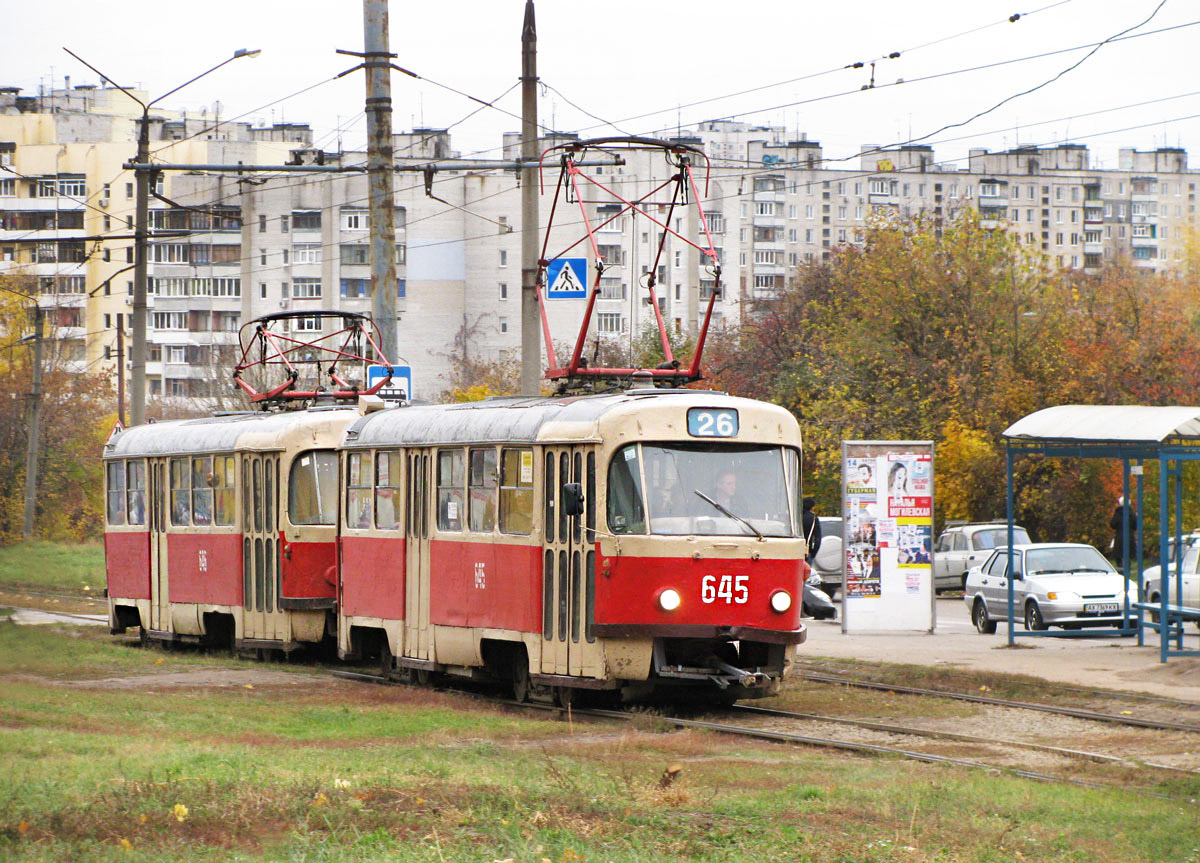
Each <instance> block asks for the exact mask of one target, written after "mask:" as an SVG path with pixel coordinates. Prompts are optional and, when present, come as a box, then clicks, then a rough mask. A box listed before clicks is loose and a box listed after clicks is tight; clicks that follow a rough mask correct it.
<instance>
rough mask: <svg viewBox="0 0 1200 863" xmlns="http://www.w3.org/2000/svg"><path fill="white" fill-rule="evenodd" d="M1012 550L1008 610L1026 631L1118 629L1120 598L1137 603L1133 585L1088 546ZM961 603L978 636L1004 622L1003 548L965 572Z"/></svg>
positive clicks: (1045, 544)
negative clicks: (1011, 601)
mask: <svg viewBox="0 0 1200 863" xmlns="http://www.w3.org/2000/svg"><path fill="white" fill-rule="evenodd" d="M1013 552H1014V556H1015V567H1016V574H1015V577H1014V579H1013V594H1014V601H1015V606H1014V610H1015V612H1016V614H1018V615H1021V617H1022V618H1023V619H1024V621H1025V628H1026V629H1030V630H1043V629H1047V628H1049V627H1051V626H1061V627H1063V628H1064V629H1078V628H1080V627H1083V626H1095V625H1111V626H1121V624H1122V621H1123V620H1124V619H1125V597H1126V596H1127V595H1128V596H1129V601H1130V602H1131V603H1132V602H1137V585H1136V584H1134V585H1128V584H1127V583H1126V581H1125V577H1124V576H1123V575H1121V574H1120V573H1119V572H1117V571H1116V570H1115V569H1113V566H1112V564H1111V563H1109V562H1108V561H1107V560H1106V559H1105V558H1104V555H1102V554H1101V553H1100V552H1099V551H1097V550H1096V548H1095V547H1094V546H1090V545H1083V544H1081V543H1057V542H1055V543H1051V542H1037V543H1029V544H1026V545H1014V546H1013ZM963 599H964V600H965V601H966V603H967V607H968V608H970V609H971V621H972V622H973V623H974V624H975V628H976V629H978V630H979V631H980V632H982V633H993V632H995V631H996V621H998V620H1008V548H1007V547H1005V548H998V549H996V550H995V551H993V552H992V554H991V555H990V556H989V557H988V559H987V560H985V561H984V562H983V565H982V566H977V567H975V568H973V569H971V570H970V571H969V572H968V573H967V584H966V590H965V592H964V594H963ZM1130 618H1131V619H1132V613H1131V614H1130Z"/></svg>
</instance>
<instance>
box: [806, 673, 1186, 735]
mask: <svg viewBox="0 0 1200 863" xmlns="http://www.w3.org/2000/svg"><path fill="white" fill-rule="evenodd" d="M796 675H797V676H798V677H800V678H802V679H804V680H808V681H811V682H813V683H828V684H833V685H839V686H847V687H852V688H856V689H871V690H875V691H877V692H892V693H900V694H904V695H919V696H926V697H938V698H947V699H952V700H955V701H966V702H970V703H973V704H986V705H990V706H992V707H1011V708H1013V709H1016V710H1033V711H1037V712H1040V713H1051V714H1054V715H1056V716H1069V717H1072V718H1074V719H1086V720H1090V721H1092V722H1107V723H1110V724H1113V725H1129V726H1133V727H1136V728H1150V729H1155V730H1161V731H1188V732H1195V733H1198V734H1200V725H1198V724H1195V723H1190V722H1174V721H1170V720H1160V719H1147V718H1143V717H1140V716H1132V715H1129V716H1126V715H1119V714H1115V713H1101V712H1098V711H1094V710H1082V709H1080V708H1076V707H1063V706H1059V705H1053V704H1041V703H1038V702H1034V701H1013V700H1010V699H1005V698H995V697H992V696H987V695H974V694H972V693H968V692H951V691H949V690H944V689H924V688H922V687H918V686H904V685H901V684H896V683H881V682H879V681H874V680H856V679H854V678H850V677H841V676H838V675H832V674H819V673H814V672H811V671H800V670H798V671H797V672H796Z"/></svg>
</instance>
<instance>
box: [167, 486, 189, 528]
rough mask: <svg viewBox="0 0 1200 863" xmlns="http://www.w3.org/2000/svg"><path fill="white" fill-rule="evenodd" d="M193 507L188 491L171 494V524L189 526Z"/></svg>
mask: <svg viewBox="0 0 1200 863" xmlns="http://www.w3.org/2000/svg"><path fill="white" fill-rule="evenodd" d="M191 515H192V513H191V507H190V506H189V504H188V493H187V492H186V491H172V492H171V524H187V523H188V522H189V521H191Z"/></svg>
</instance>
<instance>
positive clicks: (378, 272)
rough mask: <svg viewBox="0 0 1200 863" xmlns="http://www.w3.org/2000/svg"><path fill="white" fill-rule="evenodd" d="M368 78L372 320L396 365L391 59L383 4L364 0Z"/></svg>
mask: <svg viewBox="0 0 1200 863" xmlns="http://www.w3.org/2000/svg"><path fill="white" fill-rule="evenodd" d="M363 65H364V66H365V67H366V78H367V106H366V111H367V192H368V195H369V196H370V202H371V316H372V317H373V318H374V319H375V325H376V326H377V327H379V334H380V340H379V347H380V348H382V349H383V353H384V355H385V356H386V357H387V360H388V362H389V363H394V362H396V357H397V351H396V208H395V197H394V194H393V192H392V55H391V54H390V53H389V52H388V4H387V0H363Z"/></svg>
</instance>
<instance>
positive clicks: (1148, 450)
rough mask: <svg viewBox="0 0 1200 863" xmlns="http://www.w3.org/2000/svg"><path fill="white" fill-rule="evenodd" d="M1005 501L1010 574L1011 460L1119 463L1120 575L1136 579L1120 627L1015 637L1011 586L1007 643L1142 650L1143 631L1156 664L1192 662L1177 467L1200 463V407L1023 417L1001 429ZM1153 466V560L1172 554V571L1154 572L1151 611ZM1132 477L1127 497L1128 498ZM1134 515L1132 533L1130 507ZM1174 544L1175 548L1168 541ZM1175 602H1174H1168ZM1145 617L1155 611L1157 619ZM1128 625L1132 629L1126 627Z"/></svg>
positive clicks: (1199, 613) (1068, 409)
mask: <svg viewBox="0 0 1200 863" xmlns="http://www.w3.org/2000/svg"><path fill="white" fill-rule="evenodd" d="M1002 436H1003V438H1004V440H1005V456H1006V477H1007V481H1006V489H1005V492H1006V498H1007V505H1008V548H1009V552H1008V554H1009V561H1008V565H1009V571H1010V572H1011V571H1012V570H1013V524H1014V519H1013V465H1014V462H1015V459H1016V458H1017V456H1023V455H1033V454H1040V455H1043V456H1050V457H1054V458H1113V459H1120V460H1121V476H1122V488H1123V489H1124V498H1125V501H1126V506H1125V507H1124V514H1125V518H1124V524H1123V525H1122V528H1121V530H1122V538H1123V540H1124V542H1123V544H1122V545H1123V548H1124V550H1125V551H1124V555H1123V558H1124V559H1123V560H1121V561H1120V565H1121V571H1122V573H1123V574H1124V575H1125V578H1126V579H1127V580H1128V579H1130V578H1136V583H1137V586H1138V594H1137V595H1138V601H1137V602H1134V603H1131V602H1130V600H1129V592H1128V591H1126V592H1125V598H1124V606H1125V607H1124V614H1123V623H1122V625H1121V627H1120V628H1117V629H1113V628H1111V627H1105V628H1103V629H1101V628H1099V627H1090V628H1089V627H1081V628H1079V629H1072V630H1061V631H1050V630H1044V631H1024V632H1017V631H1016V623H1015V617H1014V614H1013V612H1014V608H1015V606H1016V588H1015V586H1014V579H1012V578H1009V579H1008V580H1007V581H1008V643H1009V645H1010V646H1011V645H1013V644H1014V643H1015V639H1016V638H1017V637H1018V636H1020V637H1057V638H1064V637H1065V638H1071V637H1076V638H1077V637H1087V638H1095V637H1097V636H1105V635H1108V636H1123V635H1132V634H1134V633H1135V632H1136V635H1137V638H1138V644H1139V645H1140V644H1144V643H1145V640H1144V639H1145V631H1146V630H1147V629H1150V630H1154V631H1157V632H1158V633H1159V648H1160V658H1161V660H1162V661H1163V662H1166V661H1167V659H1168V658H1169V657H1171V656H1197V655H1200V650H1184V649H1183V624H1184V622H1185V621H1188V620H1196V619H1200V609H1197V608H1190V607H1187V606H1185V605H1183V603H1182V602H1181V601H1179V600H1180V597H1181V596H1182V586H1183V581H1182V577H1183V573H1182V566H1181V563H1182V558H1183V542H1182V534H1183V532H1184V530H1185V529H1184V526H1183V466H1184V465H1185V464H1186V463H1187V462H1191V461H1200V407H1175V406H1170V407H1146V406H1142V405H1060V406H1058V407H1052V408H1045V409H1043V410H1040V411H1036V412H1034V413H1031V414H1029V415H1028V416H1026V417H1024V418H1022V419H1020V420H1018V421H1017V422H1015V423H1013V424H1012V425H1011V426H1009V427H1008V428H1007V429H1005V430H1004V433H1003V435H1002ZM1147 461H1157V462H1158V463H1159V471H1158V501H1159V532H1158V536H1159V540H1158V560H1159V561H1160V562H1163V563H1166V562H1167V560H1168V548H1169V547H1170V548H1173V551H1174V553H1173V556H1172V557H1173V559H1172V561H1171V566H1172V569H1171V570H1170V571H1168V568H1167V566H1161V567H1160V578H1161V584H1162V587H1161V591H1160V600H1159V602H1158V603H1156V604H1154V605H1153V606H1152V605H1150V604H1149V603H1147V602H1146V601H1145V600H1146V597H1145V595H1144V590H1145V583H1144V579H1143V573H1144V571H1145V567H1144V561H1145V557H1144V550H1145V545H1144V543H1143V542H1142V533H1143V531H1142V526H1143V524H1144V522H1143V519H1142V494H1143V473H1142V470H1143V466H1144V464H1145V463H1146V462H1147ZM1131 478H1132V480H1133V483H1132V485H1133V488H1132V491H1133V494H1132V496H1131V494H1130V492H1131V487H1130V486H1131ZM1131 501H1132V502H1133V505H1134V509H1135V512H1136V527H1135V528H1131V525H1130V519H1129V512H1130V505H1129V504H1130V502H1131ZM1172 536H1173V537H1174V540H1175V541H1174V544H1173V545H1169V539H1170V538H1171V537H1172ZM1134 537H1136V540H1137V544H1136V549H1137V555H1136V558H1137V559H1136V560H1130V554H1129V549H1130V542H1129V541H1130V539H1131V538H1134ZM1173 600H1174V601H1173ZM1147 612H1155V613H1156V614H1157V619H1154V617H1153V615H1151V614H1147ZM1131 621H1132V622H1131Z"/></svg>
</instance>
